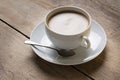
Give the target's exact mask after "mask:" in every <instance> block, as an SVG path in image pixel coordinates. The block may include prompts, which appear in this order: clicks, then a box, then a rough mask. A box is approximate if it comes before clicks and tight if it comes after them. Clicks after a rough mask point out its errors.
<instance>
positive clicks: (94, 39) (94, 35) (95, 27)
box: [30, 20, 107, 65]
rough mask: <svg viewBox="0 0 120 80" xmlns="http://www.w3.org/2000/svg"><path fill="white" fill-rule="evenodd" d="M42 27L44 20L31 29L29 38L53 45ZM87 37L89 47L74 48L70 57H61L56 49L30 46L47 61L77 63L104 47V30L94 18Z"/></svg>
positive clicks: (92, 57)
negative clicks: (73, 53) (73, 52)
mask: <svg viewBox="0 0 120 80" xmlns="http://www.w3.org/2000/svg"><path fill="white" fill-rule="evenodd" d="M44 28H45V25H44V22H41V23H40V24H39V25H38V26H37V27H36V28H35V29H34V30H33V31H32V33H31V36H30V40H32V41H35V42H37V43H40V44H43V45H46V46H52V47H54V45H53V44H52V43H51V42H50V41H49V39H48V38H47V35H46V33H45V30H44ZM89 39H90V42H91V47H90V48H89V49H85V48H82V47H79V48H77V49H76V50H74V51H75V53H76V54H75V55H74V56H70V57H61V56H59V55H58V54H57V52H56V51H54V50H51V49H48V48H42V47H38V46H32V49H33V50H34V51H35V53H36V54H37V55H38V56H39V57H41V58H42V59H44V60H46V61H48V62H51V63H54V64H59V65H77V64H82V63H85V62H88V61H90V60H92V59H94V58H95V57H97V56H98V55H99V54H100V53H101V52H102V51H103V49H104V48H105V45H106V41H107V38H106V34H105V31H104V29H103V28H102V27H101V25H100V24H98V23H97V22H96V21H94V20H93V21H92V28H91V33H90V36H89Z"/></svg>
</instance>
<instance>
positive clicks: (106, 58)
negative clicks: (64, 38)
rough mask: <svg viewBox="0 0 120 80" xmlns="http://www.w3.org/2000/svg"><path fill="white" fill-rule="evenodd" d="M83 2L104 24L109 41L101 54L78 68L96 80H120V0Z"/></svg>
mask: <svg viewBox="0 0 120 80" xmlns="http://www.w3.org/2000/svg"><path fill="white" fill-rule="evenodd" d="M75 3H78V2H75ZM81 4H83V5H84V6H86V7H85V8H86V9H88V11H90V13H91V14H92V17H93V18H94V19H96V20H97V21H98V22H99V23H100V24H101V25H102V26H103V28H104V29H105V31H106V33H107V38H108V42H107V46H106V48H105V50H104V51H103V52H102V53H101V55H100V56H98V57H97V58H96V59H94V60H92V61H90V62H88V63H86V64H82V65H78V66H76V68H78V69H79V70H81V71H82V72H84V73H86V74H88V75H90V76H91V77H93V78H95V79H96V80H120V68H119V67H120V55H119V53H120V46H119V45H120V42H119V41H120V23H119V21H120V5H119V4H120V0H116V1H113V0H109V1H107V0H92V1H88V3H86V2H85V1H81ZM75 5H78V6H79V5H80V4H79V3H78V4H75ZM80 6H81V5H80ZM90 8H93V9H94V10H93V9H90Z"/></svg>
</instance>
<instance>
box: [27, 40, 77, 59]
mask: <svg viewBox="0 0 120 80" xmlns="http://www.w3.org/2000/svg"><path fill="white" fill-rule="evenodd" d="M25 44H29V45H36V46H40V47H45V48H49V49H53V50H55V51H57V53H58V54H59V55H60V56H63V57H69V56H73V55H74V54H75V52H74V51H73V50H65V49H60V50H59V49H56V48H53V47H49V46H44V45H41V44H39V43H36V42H33V41H31V40H26V41H25Z"/></svg>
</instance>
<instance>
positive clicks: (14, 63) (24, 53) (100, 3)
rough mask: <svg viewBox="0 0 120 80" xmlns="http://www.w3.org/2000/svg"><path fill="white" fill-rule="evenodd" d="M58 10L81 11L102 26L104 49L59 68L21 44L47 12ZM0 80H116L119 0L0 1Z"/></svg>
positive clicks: (119, 58)
mask: <svg viewBox="0 0 120 80" xmlns="http://www.w3.org/2000/svg"><path fill="white" fill-rule="evenodd" d="M59 6H78V7H81V8H84V9H85V10H87V11H88V12H89V13H90V14H91V16H92V18H93V19H94V20H96V21H97V22H99V23H100V24H101V25H102V27H103V28H104V30H105V31H106V34H107V45H106V48H105V49H104V51H103V52H102V53H101V54H100V55H99V56H98V57H97V58H95V59H94V60H92V61H90V62H87V63H84V64H81V65H76V66H60V65H55V64H51V63H49V62H46V61H44V60H43V59H41V58H39V57H38V56H37V55H35V53H34V52H33V51H32V49H31V47H30V46H27V45H25V44H24V41H25V40H27V39H28V38H29V36H30V33H31V31H32V30H33V28H34V27H35V26H36V25H37V24H38V23H39V22H40V21H42V20H43V19H44V17H45V15H46V14H47V13H48V11H50V10H52V9H53V8H55V7H59ZM11 25H12V26H11ZM0 80H120V0H0Z"/></svg>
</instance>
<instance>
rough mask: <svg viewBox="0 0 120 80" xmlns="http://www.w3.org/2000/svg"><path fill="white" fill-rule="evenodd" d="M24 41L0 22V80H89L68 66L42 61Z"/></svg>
mask: <svg viewBox="0 0 120 80" xmlns="http://www.w3.org/2000/svg"><path fill="white" fill-rule="evenodd" d="M25 40H26V38H25V37H24V36H22V35H21V34H19V33H18V32H16V31H14V30H13V29H11V28H9V27H8V26H6V25H5V24H4V23H2V22H0V80H29V79H30V80H78V79H79V80H89V78H87V77H86V76H84V75H83V74H81V73H80V72H78V71H76V70H74V69H73V68H72V67H70V66H58V65H54V64H51V63H48V62H46V61H44V60H42V59H41V58H39V57H38V56H36V55H35V53H34V52H33V51H32V49H31V47H30V46H27V45H25V44H24V41H25Z"/></svg>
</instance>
